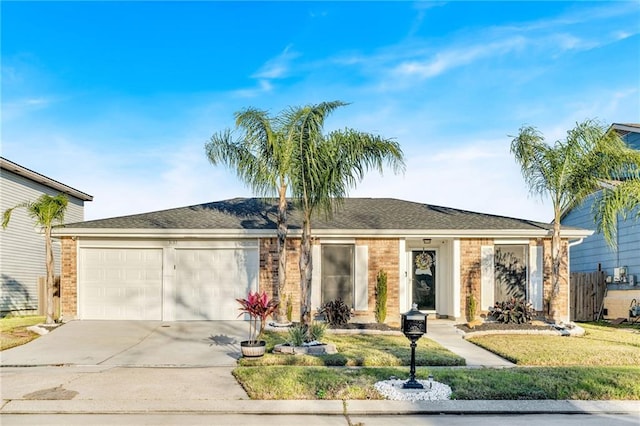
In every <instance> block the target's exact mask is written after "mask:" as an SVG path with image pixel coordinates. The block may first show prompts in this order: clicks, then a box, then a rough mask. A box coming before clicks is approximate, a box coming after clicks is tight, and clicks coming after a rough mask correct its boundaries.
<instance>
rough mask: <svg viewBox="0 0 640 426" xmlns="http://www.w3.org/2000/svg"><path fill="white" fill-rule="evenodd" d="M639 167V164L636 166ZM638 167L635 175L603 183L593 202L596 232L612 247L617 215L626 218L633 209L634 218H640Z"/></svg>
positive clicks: (614, 238) (639, 174) (639, 173)
mask: <svg viewBox="0 0 640 426" xmlns="http://www.w3.org/2000/svg"><path fill="white" fill-rule="evenodd" d="M636 157H637V159H636V164H639V165H640V152H637V154H636ZM638 167H640V166H638ZM638 206H640V168H637V169H636V173H635V177H632V176H630V177H629V178H626V179H625V180H622V181H616V182H613V183H610V184H606V185H604V188H603V190H602V195H601V197H600V198H598V199H597V201H596V203H595V204H594V206H593V207H594V216H595V221H596V226H597V228H598V232H601V233H602V234H603V236H604V239H605V241H606V242H607V244H608V245H609V247H611V248H612V249H616V248H617V245H618V244H617V241H616V236H617V223H618V215H620V216H621V217H622V219H626V218H627V215H628V214H630V213H632V212H633V210H634V209H636V212H635V219H636V220H640V208H637V207H638Z"/></svg>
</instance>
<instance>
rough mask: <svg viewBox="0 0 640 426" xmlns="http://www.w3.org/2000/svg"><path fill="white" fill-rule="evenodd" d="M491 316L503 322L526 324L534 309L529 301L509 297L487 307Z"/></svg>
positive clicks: (529, 320)
mask: <svg viewBox="0 0 640 426" xmlns="http://www.w3.org/2000/svg"><path fill="white" fill-rule="evenodd" d="M489 312H490V313H491V316H492V317H493V318H494V319H495V320H496V321H499V322H503V323H505V324H509V323H512V324H528V323H529V322H531V320H532V319H533V315H534V310H533V306H532V305H531V303H528V302H525V301H523V300H520V299H511V300H509V301H506V302H496V305H495V306H494V307H492V308H489Z"/></svg>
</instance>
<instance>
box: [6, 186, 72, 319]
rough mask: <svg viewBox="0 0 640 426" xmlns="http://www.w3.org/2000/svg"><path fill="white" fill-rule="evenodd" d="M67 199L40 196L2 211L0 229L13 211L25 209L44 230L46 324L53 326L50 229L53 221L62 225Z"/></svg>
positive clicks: (60, 196)
mask: <svg viewBox="0 0 640 426" xmlns="http://www.w3.org/2000/svg"><path fill="white" fill-rule="evenodd" d="M68 203H69V199H68V198H67V196H66V195H65V194H58V195H56V196H51V195H47V194H43V195H41V196H40V197H39V198H38V199H37V200H36V201H35V202H30V201H27V202H24V203H20V204H18V205H16V206H14V207H11V208H9V209H7V210H5V211H4V214H3V218H2V228H3V229H6V228H7V226H8V225H9V220H10V219H11V213H12V212H13V210H14V209H17V208H25V209H26V210H27V213H28V214H29V216H30V217H31V218H33V219H34V220H35V222H36V225H38V226H41V227H42V228H43V230H44V247H45V256H46V270H47V280H46V286H47V319H46V323H47V324H53V322H54V321H53V293H54V278H53V274H54V264H53V242H52V240H51V229H52V228H53V224H54V222H55V221H58V222H60V223H61V224H62V222H63V221H64V213H65V211H66V210H67V205H68Z"/></svg>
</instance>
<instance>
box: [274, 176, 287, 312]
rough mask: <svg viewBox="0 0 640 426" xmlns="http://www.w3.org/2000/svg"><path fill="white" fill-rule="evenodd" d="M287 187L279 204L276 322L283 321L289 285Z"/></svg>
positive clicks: (281, 195)
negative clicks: (287, 284) (283, 300)
mask: <svg viewBox="0 0 640 426" xmlns="http://www.w3.org/2000/svg"><path fill="white" fill-rule="evenodd" d="M286 192H287V187H286V185H284V184H282V183H281V185H280V199H279V202H278V230H277V235H278V246H277V247H278V283H277V284H276V286H275V288H274V291H273V298H274V300H275V301H276V302H278V310H277V311H276V320H277V321H279V322H283V320H282V316H283V315H282V303H280V302H281V299H282V292H283V291H284V287H285V285H286V283H287V231H288V229H287V193H286Z"/></svg>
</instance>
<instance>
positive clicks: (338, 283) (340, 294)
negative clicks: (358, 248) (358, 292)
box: [321, 244, 355, 307]
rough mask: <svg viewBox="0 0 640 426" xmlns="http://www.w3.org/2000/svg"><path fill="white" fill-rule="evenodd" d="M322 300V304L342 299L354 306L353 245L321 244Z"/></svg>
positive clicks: (348, 304)
mask: <svg viewBox="0 0 640 426" xmlns="http://www.w3.org/2000/svg"><path fill="white" fill-rule="evenodd" d="M321 258H322V260H321V261H322V265H321V270H322V300H321V303H322V304H323V305H324V304H325V303H327V302H330V301H332V300H336V299H342V300H343V301H344V303H345V304H346V305H347V306H350V307H353V306H354V300H353V299H354V297H353V285H354V259H355V257H354V245H353V244H323V245H322V256H321Z"/></svg>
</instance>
